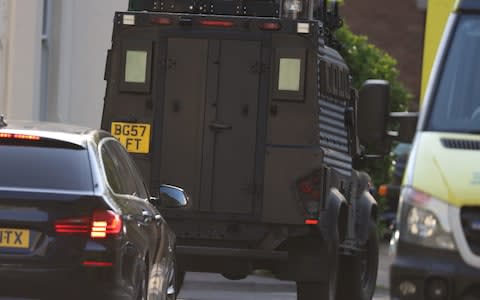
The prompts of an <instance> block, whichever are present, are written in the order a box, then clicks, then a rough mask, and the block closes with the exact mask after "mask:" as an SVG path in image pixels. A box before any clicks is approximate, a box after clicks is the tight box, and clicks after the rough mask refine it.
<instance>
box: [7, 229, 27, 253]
mask: <svg viewBox="0 0 480 300" xmlns="http://www.w3.org/2000/svg"><path fill="white" fill-rule="evenodd" d="M29 247H30V231H29V230H24V229H10V228H0V248H23V249H27V248H29Z"/></svg>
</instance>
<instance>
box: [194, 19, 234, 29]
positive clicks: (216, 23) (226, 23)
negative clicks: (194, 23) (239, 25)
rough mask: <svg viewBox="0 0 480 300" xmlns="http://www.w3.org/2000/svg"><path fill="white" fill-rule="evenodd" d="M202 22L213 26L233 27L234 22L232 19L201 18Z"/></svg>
mask: <svg viewBox="0 0 480 300" xmlns="http://www.w3.org/2000/svg"><path fill="white" fill-rule="evenodd" d="M200 24H201V25H203V26H212V27H227V28H228V27H233V25H234V23H233V22H231V21H221V20H200Z"/></svg>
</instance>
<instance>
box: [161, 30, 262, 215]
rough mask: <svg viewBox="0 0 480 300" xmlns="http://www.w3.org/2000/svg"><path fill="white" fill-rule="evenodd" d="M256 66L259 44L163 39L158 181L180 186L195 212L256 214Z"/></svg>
mask: <svg viewBox="0 0 480 300" xmlns="http://www.w3.org/2000/svg"><path fill="white" fill-rule="evenodd" d="M192 49H193V50H194V51H192ZM262 65H264V64H263V63H262V45H261V41H251V40H221V39H213V40H207V39H193V38H169V39H168V50H167V58H166V77H165V98H164V109H163V116H162V118H163V126H162V133H161V137H160V139H159V140H160V141H161V165H160V166H159V170H160V180H161V182H162V183H170V184H174V185H178V186H182V187H183V188H184V189H185V190H186V191H187V192H188V193H189V194H190V195H191V198H192V200H191V202H192V209H193V210H195V211H202V212H206V213H208V212H210V213H226V214H248V215H252V214H253V213H255V212H256V213H259V212H258V211H255V207H257V205H256V204H257V203H256V201H255V199H256V190H257V189H256V187H257V186H258V183H257V181H256V179H257V178H256V172H255V169H256V168H255V167H256V164H257V163H258V162H257V161H256V149H257V147H256V144H257V113H258V109H259V87H260V77H261V76H260V74H261V69H262ZM264 101H266V99H265V100H264Z"/></svg>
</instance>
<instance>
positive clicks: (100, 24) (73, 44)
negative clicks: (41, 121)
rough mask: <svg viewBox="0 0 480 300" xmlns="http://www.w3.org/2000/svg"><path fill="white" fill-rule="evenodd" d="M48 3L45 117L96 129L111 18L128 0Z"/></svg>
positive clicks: (98, 123) (100, 111) (100, 105)
mask: <svg viewBox="0 0 480 300" xmlns="http://www.w3.org/2000/svg"><path fill="white" fill-rule="evenodd" d="M53 1H54V2H53V3H54V7H53V10H54V13H53V15H54V20H53V24H54V25H53V29H52V36H53V41H52V44H53V49H52V51H51V54H52V55H51V57H52V61H51V64H50V66H51V69H50V73H49V74H50V76H51V78H52V80H51V84H50V93H49V94H50V99H51V102H50V103H49V104H51V105H50V106H51V107H52V109H49V119H50V120H56V121H62V122H69V123H74V124H80V125H87V126H93V127H99V126H100V119H101V113H102V108H103V97H104V93H105V81H104V80H103V74H104V69H105V59H106V54H107V50H108V49H109V48H110V46H111V35H112V27H113V16H114V12H115V11H116V10H126V8H127V6H128V1H127V0H102V1H98V0H69V1H66V0H53ZM59 26H61V27H59Z"/></svg>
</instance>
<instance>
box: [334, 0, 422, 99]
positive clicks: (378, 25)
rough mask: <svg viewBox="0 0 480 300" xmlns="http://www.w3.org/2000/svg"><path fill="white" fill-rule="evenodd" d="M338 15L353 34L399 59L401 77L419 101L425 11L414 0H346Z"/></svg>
mask: <svg viewBox="0 0 480 300" xmlns="http://www.w3.org/2000/svg"><path fill="white" fill-rule="evenodd" d="M344 2H345V4H344V5H343V6H342V7H341V11H340V13H341V15H342V16H343V17H344V20H345V22H346V23H347V24H348V25H349V26H350V28H351V29H352V31H353V32H354V33H356V34H362V35H367V36H368V38H369V41H370V42H371V43H372V44H374V45H376V46H378V47H380V48H382V49H384V50H385V51H387V52H388V53H389V54H390V55H391V56H393V57H394V58H395V59H396V60H397V61H398V68H399V70H400V80H401V81H402V82H403V83H404V84H405V86H406V87H407V88H408V89H409V90H410V92H411V93H412V94H413V95H414V101H415V102H418V97H419V93H420V80H421V68H422V54H423V33H424V24H425V12H424V11H421V10H419V9H418V8H417V1H416V0H345V1H344Z"/></svg>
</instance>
